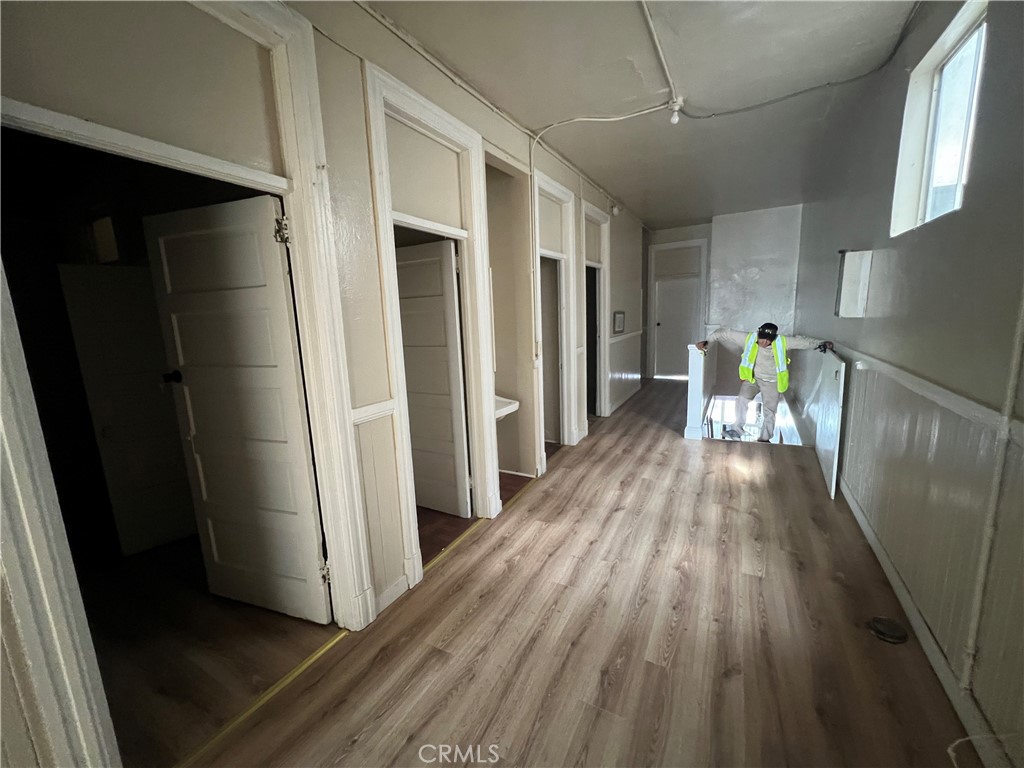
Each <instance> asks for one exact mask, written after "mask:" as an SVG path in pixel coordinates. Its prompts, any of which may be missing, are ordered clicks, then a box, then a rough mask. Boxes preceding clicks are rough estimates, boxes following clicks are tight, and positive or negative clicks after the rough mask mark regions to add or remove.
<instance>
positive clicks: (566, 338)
mask: <svg viewBox="0 0 1024 768" xmlns="http://www.w3.org/2000/svg"><path fill="white" fill-rule="evenodd" d="M541 196H544V197H546V198H548V199H549V200H552V201H554V202H555V203H556V204H557V205H558V206H559V208H560V217H561V220H560V224H561V242H562V250H561V251H551V250H548V249H545V248H542V247H541V242H540V241H541V221H540V214H539V213H538V212H539V211H540V198H541ZM533 210H534V222H533V237H534V262H533V291H534V297H533V305H534V329H533V334H534V336H533V338H534V379H533V381H534V384H533V389H534V401H535V402H536V403H537V409H536V419H537V422H536V424H537V429H536V435H537V456H538V459H539V462H538V463H539V466H538V468H537V475H538V476H540V475H542V474H544V472H546V471H547V455H546V454H545V452H544V424H545V416H544V366H545V365H560V367H561V384H560V399H561V404H560V411H561V413H560V416H561V419H560V421H561V428H560V431H561V438H560V439H561V442H562V444H563V445H576V443H578V442H579V441H580V438H581V434H580V432H579V431H578V429H577V424H578V420H577V415H576V414H577V411H578V408H577V405H578V398H577V392H578V391H579V387H578V380H577V373H576V358H577V356H576V354H575V353H574V352H575V349H576V230H577V221H576V195H575V194H573V192H572V190H570V189H568V188H567V187H565V186H563V185H561V184H559V183H558V182H557V181H555V180H554V179H552V178H551V177H549V176H547V175H546V174H544V173H542V172H541V171H538V170H534V172H533ZM542 258H548V259H553V260H555V261H556V262H558V293H559V302H560V320H561V329H560V333H559V354H558V360H557V361H556V360H553V359H552V356H551V355H548V354H547V353H546V352H545V350H544V343H543V326H542V322H541V314H542V309H541V307H542V304H541V285H540V281H541V259H542ZM585 393H586V390H584V394H585Z"/></svg>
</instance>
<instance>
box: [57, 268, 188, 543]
mask: <svg viewBox="0 0 1024 768" xmlns="http://www.w3.org/2000/svg"><path fill="white" fill-rule="evenodd" d="M60 282H61V286H62V287H63V289H64V302H65V305H66V306H67V310H68V318H69V319H70V320H71V332H72V335H73V336H74V338H75V351H76V352H77V353H78V364H79V366H80V367H81V369H82V381H83V383H84V384H85V394H86V398H87V399H88V401H89V412H90V415H91V416H92V425H93V430H94V431H95V434H96V445H97V447H98V448H99V452H100V459H101V460H102V462H103V476H104V478H105V479H106V481H107V493H108V494H109V496H110V507H111V511H112V512H113V515H114V523H115V524H116V526H117V536H118V539H119V540H120V543H121V551H122V552H123V553H124V554H126V555H132V554H135V553H136V552H143V551H145V550H147V549H151V548H153V547H156V546H159V545H161V544H166V543H168V542H171V541H175V540H176V539H181V538H183V537H185V536H190V535H192V534H194V533H195V532H196V523H195V511H194V510H193V508H192V494H191V491H190V489H189V483H188V474H187V471H186V469H185V461H184V460H183V459H182V455H181V446H180V441H179V437H178V424H177V418H176V416H175V410H174V393H173V392H172V391H171V388H170V387H169V386H168V385H166V384H164V383H163V381H162V380H161V378H160V375H161V374H162V373H163V372H164V371H166V370H167V363H166V360H165V357H166V356H165V354H164V341H163V337H162V335H161V333H160V319H159V316H158V315H157V307H156V301H154V299H153V279H152V277H151V276H150V273H149V269H147V268H146V267H144V266H141V267H140V266H124V265H119V264H118V265H111V266H100V265H96V264H88V265H87V264H62V265H60Z"/></svg>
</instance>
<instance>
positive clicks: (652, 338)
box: [647, 237, 710, 379]
mask: <svg viewBox="0 0 1024 768" xmlns="http://www.w3.org/2000/svg"><path fill="white" fill-rule="evenodd" d="M676 248H699V249H700V272H699V274H698V275H697V276H698V277H699V278H700V304H699V307H698V311H699V313H700V314H699V320H698V330H699V331H700V333H701V336H704V335H706V334H707V326H708V316H707V313H708V274H710V270H709V265H708V240H707V238H706V237H702V238H697V239H694V240H674V241H672V242H670V243H657V244H655V245H650V246H648V247H647V297H648V299H647V329H648V331H649V333H648V339H649V340H648V343H647V374H648V376H650V377H651V378H652V379H653V378H654V375H655V373H656V372H657V369H656V368H655V363H656V360H655V351H656V350H657V348H658V339H657V333H658V313H657V309H658V306H657V303H658V297H657V295H656V294H655V292H654V289H655V285H654V284H655V282H656V280H655V279H654V266H655V261H656V259H657V255H658V253H659V252H660V251H670V250H675V249H676ZM679 277H684V275H679ZM694 341H699V339H694ZM689 343H690V342H687V344H689Z"/></svg>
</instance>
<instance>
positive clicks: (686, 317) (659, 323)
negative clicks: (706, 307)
mask: <svg viewBox="0 0 1024 768" xmlns="http://www.w3.org/2000/svg"><path fill="white" fill-rule="evenodd" d="M654 291H655V302H656V304H655V313H654V317H655V328H654V343H655V347H654V375H655V376H666V377H678V376H686V375H687V374H688V371H689V366H690V360H689V352H688V351H687V346H688V345H690V344H692V343H693V342H694V341H696V340H697V339H699V338H700V336H701V331H700V329H699V328H698V322H697V321H698V319H699V315H700V280H699V278H697V277H696V276H694V277H679V278H673V279H670V280H658V281H657V282H656V283H655V284H654Z"/></svg>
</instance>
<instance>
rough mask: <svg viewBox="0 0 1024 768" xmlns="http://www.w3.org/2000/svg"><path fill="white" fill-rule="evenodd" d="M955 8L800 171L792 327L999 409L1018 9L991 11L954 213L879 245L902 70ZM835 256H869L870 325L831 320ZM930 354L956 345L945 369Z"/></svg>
mask: <svg viewBox="0 0 1024 768" xmlns="http://www.w3.org/2000/svg"><path fill="white" fill-rule="evenodd" d="M958 10H959V5H958V4H952V3H949V4H947V3H928V4H926V5H925V6H924V7H923V8H922V10H921V12H920V13H919V14H918V18H917V19H915V22H914V27H913V31H912V33H911V35H910V37H909V38H908V40H907V42H906V43H905V44H904V45H903V46H902V47H901V49H900V52H899V54H898V55H897V57H896V59H895V60H894V61H893V62H892V63H891V64H890V65H889V66H888V67H887V68H886V69H885V70H883V71H882V72H879V73H878V74H876V75H874V76H873V77H871V78H869V79H868V80H866V81H864V82H863V83H862V84H860V85H859V86H858V87H857V89H856V91H855V92H853V93H851V94H850V95H849V96H848V97H847V98H845V99H844V100H843V101H842V102H840V107H839V108H838V109H837V110H836V112H835V114H833V115H831V116H830V119H829V121H828V124H827V130H826V132H825V136H826V138H825V140H824V141H822V143H821V145H820V146H819V147H818V149H817V151H816V153H815V158H814V159H815V162H810V163H807V166H808V167H810V168H814V169H817V173H813V174H811V175H810V176H809V177H808V178H807V180H806V187H807V195H808V196H807V205H806V206H805V211H804V221H803V232H802V237H801V258H800V280H799V291H798V293H799V302H798V309H797V318H796V319H797V326H798V327H799V328H801V329H804V330H810V329H814V331H815V333H816V334H817V333H821V334H822V335H824V336H827V337H828V338H832V339H834V340H836V341H840V342H842V343H844V344H846V345H847V346H850V347H852V348H854V349H857V350H859V351H861V352H863V353H865V354H868V355H872V356H874V357H877V358H880V359H882V360H885V361H887V362H890V363H892V364H894V365H897V366H899V367H900V368H904V369H906V370H908V371H910V372H911V373H915V374H917V375H919V376H922V377H923V378H925V379H928V380H929V381H933V382H935V383H936V384H939V385H940V386H942V387H945V388H946V389H949V390H952V391H954V392H957V393H959V394H962V395H965V396H967V397H970V398H971V399H974V400H977V401H978V402H981V403H983V404H985V405H988V406H990V407H993V408H1000V407H1001V406H1002V402H1003V398H1004V397H1005V395H1006V383H1007V380H1008V378H1009V373H1010V370H1009V366H1010V350H1011V347H1012V343H1013V332H1014V325H1015V322H1016V317H1017V308H1018V307H1019V306H1020V301H1021V289H1022V284H1024V277H1022V272H1024V258H1022V255H1021V244H1022V242H1024V224H1022V221H1024V220H1022V217H1021V210H1022V208H1024V199H1022V196H1024V193H1022V185H1021V178H1022V175H1024V161H1022V154H1024V151H1022V143H1021V140H1020V137H1021V125H1022V97H1021V88H1020V73H1021V69H1022V66H1024V65H1022V52H1021V51H1022V48H1024V43H1022V39H1024V34H1022V26H1024V23H1022V18H1021V17H1022V13H1024V9H1022V6H1021V5H1020V4H1018V3H990V4H989V9H988V20H989V31H988V42H987V44H986V54H985V61H984V67H983V73H982V80H981V92H980V95H979V100H978V114H977V126H976V129H975V136H974V144H973V152H972V156H971V166H970V177H969V183H968V185H967V188H966V191H965V193H964V201H963V207H962V208H961V209H960V210H959V211H956V212H953V213H950V214H948V215H946V216H942V217H940V218H938V219H935V220H933V221H930V222H928V223H926V224H924V225H923V226H921V227H918V228H917V229H914V230H911V231H909V232H906V233H905V234H903V235H900V236H899V237H896V238H890V237H889V225H890V218H891V212H892V198H893V184H894V179H895V173H896V162H897V158H898V155H899V142H900V130H901V126H902V120H903V108H904V102H905V99H906V94H907V85H908V82H909V72H910V70H911V69H913V67H914V66H915V65H916V64H917V61H918V60H919V59H920V58H921V57H922V56H923V55H924V54H925V53H926V52H927V50H928V48H930V47H931V45H932V43H933V42H934V41H935V40H936V39H937V37H938V36H939V35H940V34H941V33H942V32H943V31H944V29H945V27H946V25H947V24H948V23H949V21H950V20H951V19H952V18H953V16H954V15H955V14H956V12H957V11H958ZM826 158H827V159H826ZM842 248H846V249H851V250H874V258H873V261H872V270H871V277H870V284H869V288H868V317H865V318H837V317H835V316H834V306H835V297H836V288H837V285H838V280H839V259H838V255H837V251H838V250H839V249H842ZM981 307H983V308H984V310H983V311H979V308H981ZM940 348H942V349H948V350H953V349H955V350H957V355H956V357H957V364H956V365H950V364H949V361H948V359H947V358H946V357H945V355H938V354H935V350H937V349H940ZM1017 415H1018V416H1022V415H1024V414H1021V413H1019V412H1018V414H1017Z"/></svg>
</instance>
